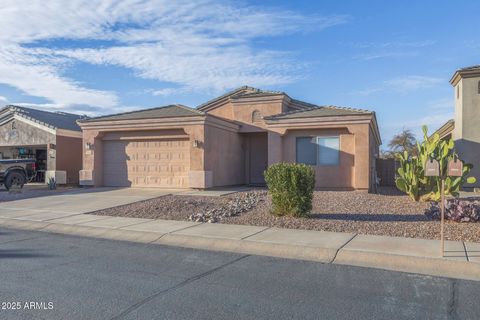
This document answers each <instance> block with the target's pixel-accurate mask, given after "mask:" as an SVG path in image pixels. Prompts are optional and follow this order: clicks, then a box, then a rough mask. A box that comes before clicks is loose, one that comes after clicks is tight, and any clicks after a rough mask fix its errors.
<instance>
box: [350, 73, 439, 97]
mask: <svg viewBox="0 0 480 320" xmlns="http://www.w3.org/2000/svg"><path fill="white" fill-rule="evenodd" d="M445 81H446V80H445V79H442V78H437V77H429V76H418V75H410V76H404V77H398V78H393V79H390V80H385V81H383V82H382V83H380V84H378V85H377V86H374V87H369V88H365V89H359V90H354V91H352V92H351V94H352V95H361V96H368V95H372V94H375V93H379V92H383V91H385V90H389V91H394V92H396V93H402V94H404V93H408V92H412V91H417V90H422V89H428V88H432V87H435V86H437V85H439V84H442V83H444V82H445ZM443 103H445V102H443Z"/></svg>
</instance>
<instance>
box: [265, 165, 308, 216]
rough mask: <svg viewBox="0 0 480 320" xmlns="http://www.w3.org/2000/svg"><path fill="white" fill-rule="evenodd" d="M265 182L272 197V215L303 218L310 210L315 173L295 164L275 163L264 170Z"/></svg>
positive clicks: (305, 166) (306, 167)
mask: <svg viewBox="0 0 480 320" xmlns="http://www.w3.org/2000/svg"><path fill="white" fill-rule="evenodd" d="M264 175H265V181H266V182H267V186H268V191H269V192H270V194H271V196H272V213H273V214H276V215H279V216H283V215H291V216H294V217H303V216H306V215H308V214H309V213H310V211H311V210H312V198H313V190H314V188H315V171H314V170H313V168H312V167H310V166H307V165H305V164H297V163H277V164H273V165H271V166H269V167H268V169H267V170H265V173H264Z"/></svg>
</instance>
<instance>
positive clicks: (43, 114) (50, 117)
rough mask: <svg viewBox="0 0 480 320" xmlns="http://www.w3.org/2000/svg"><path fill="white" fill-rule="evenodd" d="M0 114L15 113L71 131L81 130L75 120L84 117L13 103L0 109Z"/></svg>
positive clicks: (45, 124)
mask: <svg viewBox="0 0 480 320" xmlns="http://www.w3.org/2000/svg"><path fill="white" fill-rule="evenodd" d="M2 114H4V115H9V114H16V115H19V116H21V117H23V118H25V119H28V120H31V121H34V122H37V123H39V124H41V125H44V126H46V127H49V128H52V129H64V130H72V131H82V130H81V129H80V127H79V126H78V125H77V120H80V119H82V118H85V116H82V115H78V114H73V113H66V112H50V111H44V110H38V109H33V108H27V107H20V106H15V105H8V106H6V107H5V108H3V109H2V110H0V117H1V115H2Z"/></svg>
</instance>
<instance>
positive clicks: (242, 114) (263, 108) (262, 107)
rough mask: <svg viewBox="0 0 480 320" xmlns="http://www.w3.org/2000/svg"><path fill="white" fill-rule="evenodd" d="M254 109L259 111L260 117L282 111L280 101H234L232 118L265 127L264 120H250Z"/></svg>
mask: <svg viewBox="0 0 480 320" xmlns="http://www.w3.org/2000/svg"><path fill="white" fill-rule="evenodd" d="M254 111H259V112H260V114H261V116H262V117H267V116H271V115H275V114H279V113H282V103H281V102H280V101H276V102H264V103H240V102H236V103H234V104H233V116H234V118H233V120H235V121H239V122H244V123H248V124H252V125H255V126H258V127H262V128H266V124H265V121H263V120H261V121H257V122H252V115H253V112H254Z"/></svg>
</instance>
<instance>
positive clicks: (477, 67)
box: [457, 64, 480, 71]
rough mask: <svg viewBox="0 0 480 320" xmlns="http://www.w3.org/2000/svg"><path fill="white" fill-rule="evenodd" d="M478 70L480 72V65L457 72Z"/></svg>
mask: <svg viewBox="0 0 480 320" xmlns="http://www.w3.org/2000/svg"><path fill="white" fill-rule="evenodd" d="M476 70H479V71H480V64H477V65H474V66H470V67H464V68H460V69H458V70H457V71H476Z"/></svg>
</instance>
